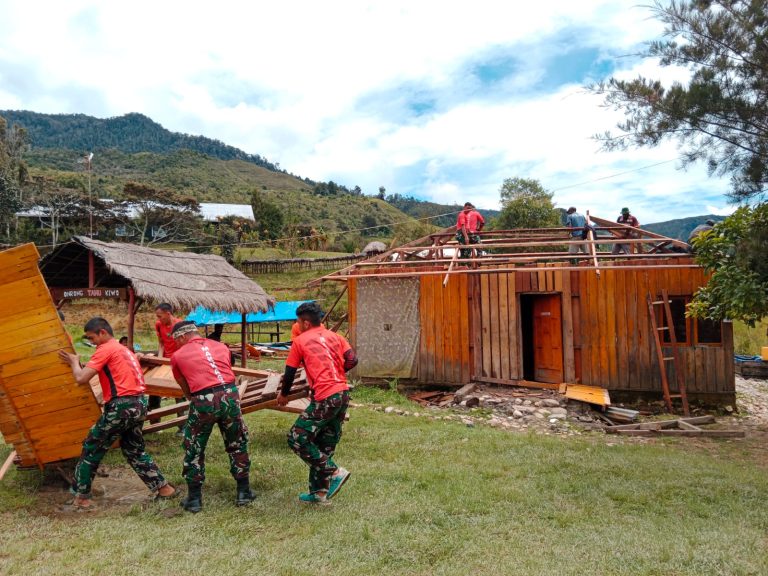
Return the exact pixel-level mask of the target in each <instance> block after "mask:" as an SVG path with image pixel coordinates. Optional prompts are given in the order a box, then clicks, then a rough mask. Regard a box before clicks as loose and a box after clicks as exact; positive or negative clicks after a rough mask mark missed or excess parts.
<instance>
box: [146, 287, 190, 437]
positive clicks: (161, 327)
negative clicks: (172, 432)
mask: <svg viewBox="0 0 768 576" xmlns="http://www.w3.org/2000/svg"><path fill="white" fill-rule="evenodd" d="M155 317H156V318H157V321H156V322H155V333H156V334H157V355H158V357H159V358H170V357H171V356H173V353H174V352H176V348H177V346H176V342H175V341H174V339H173V336H172V335H171V331H172V330H173V326H174V325H175V324H176V323H177V322H181V318H176V316H174V315H173V306H171V305H170V304H168V303H167V302H163V303H161V304H158V305H157V306H155ZM160 400H161V399H160V396H150V397H149V409H150V410H155V409H156V408H160ZM180 402H183V400H181V399H178V398H177V399H176V403H177V404H178V403H180ZM150 422H153V423H154V422H157V419H155V420H152V419H150ZM177 434H181V427H179V431H178V432H177Z"/></svg>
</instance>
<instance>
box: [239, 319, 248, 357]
mask: <svg viewBox="0 0 768 576" xmlns="http://www.w3.org/2000/svg"><path fill="white" fill-rule="evenodd" d="M246 326H247V324H246V315H245V314H243V318H242V321H241V324H240V345H241V346H242V352H243V354H242V356H240V366H241V367H242V368H245V367H246V366H248V350H246V349H245V340H246V338H245V331H246Z"/></svg>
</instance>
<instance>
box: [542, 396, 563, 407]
mask: <svg viewBox="0 0 768 576" xmlns="http://www.w3.org/2000/svg"><path fill="white" fill-rule="evenodd" d="M542 403H543V404H544V406H550V407H557V406H560V402H558V401H557V400H555V399H554V398H545V399H544V400H542Z"/></svg>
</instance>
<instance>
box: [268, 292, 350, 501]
mask: <svg viewBox="0 0 768 576" xmlns="http://www.w3.org/2000/svg"><path fill="white" fill-rule="evenodd" d="M296 317H297V319H298V323H299V328H300V329H301V334H300V335H299V336H298V338H296V339H295V340H294V341H293V343H292V344H291V350H290V352H289V353H288V358H287V360H286V361H285V373H284V374H283V383H282V389H281V391H280V393H279V394H278V396H277V403H278V405H279V406H285V405H286V404H287V403H288V395H289V394H290V393H291V386H292V385H293V380H294V378H295V377H296V370H297V369H298V368H299V367H300V366H301V365H302V363H303V364H304V371H305V373H306V375H307V382H308V384H309V387H310V396H311V402H310V403H309V405H308V406H307V407H306V409H305V410H304V412H302V413H301V415H299V417H298V418H297V419H296V422H295V423H294V425H293V426H292V427H291V430H290V431H289V432H288V445H289V446H290V447H291V449H292V450H293V451H294V452H295V453H296V454H297V455H298V456H299V458H301V459H302V460H303V461H304V462H306V463H307V465H308V466H309V492H306V493H303V494H300V495H299V500H300V501H302V502H306V503H312V504H325V503H328V501H329V500H330V499H331V498H333V496H335V495H336V494H337V493H338V491H339V490H340V489H341V487H342V486H343V485H344V483H345V482H346V481H347V479H348V478H349V476H350V473H349V471H347V470H345V469H344V468H341V467H339V466H337V465H336V463H335V462H334V461H333V454H334V452H335V450H336V446H337V445H338V443H339V440H341V427H342V423H343V422H344V417H345V415H346V413H347V408H348V406H349V386H348V385H347V378H346V372H349V371H350V370H352V368H354V367H355V366H357V355H356V354H355V351H354V350H353V349H352V347H351V346H350V345H349V342H347V341H346V339H345V338H344V337H343V336H341V335H340V334H337V333H336V332H332V331H330V330H328V329H327V328H325V327H324V326H323V325H322V319H323V311H322V310H321V309H320V306H318V305H317V304H316V303H315V302H305V303H304V304H302V305H301V306H299V307H298V308H297V309H296Z"/></svg>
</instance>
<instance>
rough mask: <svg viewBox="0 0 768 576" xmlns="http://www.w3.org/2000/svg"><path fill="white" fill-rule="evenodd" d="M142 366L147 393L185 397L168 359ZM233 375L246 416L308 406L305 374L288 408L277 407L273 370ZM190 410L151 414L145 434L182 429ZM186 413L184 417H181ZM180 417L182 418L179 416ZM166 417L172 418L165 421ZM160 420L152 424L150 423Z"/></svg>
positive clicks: (164, 408)
mask: <svg viewBox="0 0 768 576" xmlns="http://www.w3.org/2000/svg"><path fill="white" fill-rule="evenodd" d="M141 363H142V366H144V367H145V368H147V371H146V373H145V375H144V378H145V381H146V383H147V392H148V393H150V394H159V393H160V392H161V391H162V392H163V393H162V394H159V395H162V396H169V397H175V398H181V397H183V393H182V392H181V389H180V388H179V386H178V384H176V381H175V380H174V379H173V375H172V374H171V373H170V366H169V364H170V360H168V359H167V358H155V357H151V356H150V357H144V358H141ZM232 371H233V372H234V373H235V375H236V376H237V381H236V384H237V386H238V389H239V391H240V407H241V409H242V411H243V414H248V413H249V412H255V411H256V410H264V409H265V408H271V409H273V410H281V411H285V412H301V411H302V410H303V409H304V408H305V407H306V405H307V402H306V399H307V397H308V396H309V386H308V384H307V380H306V375H305V374H304V370H301V369H300V370H299V371H298V372H297V373H296V379H295V380H294V383H293V387H292V388H291V394H290V395H289V396H288V399H289V401H290V402H289V404H288V406H286V407H282V406H278V405H277V393H278V391H279V388H280V374H279V373H278V372H273V371H270V370H253V369H249V368H237V367H233V368H232ZM188 408H189V402H188V401H185V402H180V403H178V404H172V405H170V406H162V407H160V408H157V409H156V410H152V411H150V412H149V413H148V414H147V420H146V423H145V424H144V433H145V434H150V433H152V432H159V431H160V430H165V429H166V428H173V427H176V426H180V425H182V424H184V423H185V422H186V421H187V415H186V411H187V409H188ZM182 412H184V414H181V413H182ZM179 414H181V415H179ZM166 416H174V417H173V418H170V419H166V420H162V418H164V417H166ZM156 420H160V421H159V422H154V423H152V422H151V421H156Z"/></svg>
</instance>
